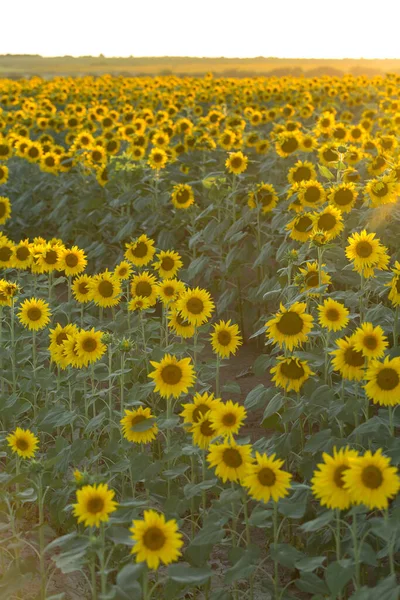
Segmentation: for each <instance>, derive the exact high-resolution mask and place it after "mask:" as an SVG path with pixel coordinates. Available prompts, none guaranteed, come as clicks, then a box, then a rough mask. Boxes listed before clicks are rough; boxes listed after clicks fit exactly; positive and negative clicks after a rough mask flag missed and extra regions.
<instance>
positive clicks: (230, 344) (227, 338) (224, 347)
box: [210, 319, 243, 358]
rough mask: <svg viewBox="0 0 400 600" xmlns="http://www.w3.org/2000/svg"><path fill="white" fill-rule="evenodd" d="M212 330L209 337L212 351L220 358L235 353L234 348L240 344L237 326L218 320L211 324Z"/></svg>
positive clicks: (240, 338) (240, 337) (240, 339)
mask: <svg viewBox="0 0 400 600" xmlns="http://www.w3.org/2000/svg"><path fill="white" fill-rule="evenodd" d="M213 329H214V331H213V332H212V334H211V336H210V339H211V345H212V348H213V351H214V352H215V354H218V356H221V357H222V358H228V357H229V356H230V355H231V354H236V350H237V349H238V347H239V346H241V345H242V343H243V342H242V336H241V335H240V333H239V327H238V326H237V325H236V324H235V323H234V324H233V325H231V320H230V319H229V321H219V323H215V324H214V325H213Z"/></svg>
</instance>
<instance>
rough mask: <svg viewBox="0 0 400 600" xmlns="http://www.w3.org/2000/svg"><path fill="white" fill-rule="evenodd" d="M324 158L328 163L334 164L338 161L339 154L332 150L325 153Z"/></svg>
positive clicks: (329, 149)
mask: <svg viewBox="0 0 400 600" xmlns="http://www.w3.org/2000/svg"><path fill="white" fill-rule="evenodd" d="M323 157H324V159H325V160H326V161H327V162H333V161H334V160H337V159H338V155H337V153H336V152H335V151H334V150H331V148H328V149H327V150H325V151H324V153H323Z"/></svg>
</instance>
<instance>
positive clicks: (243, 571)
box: [225, 544, 260, 584]
mask: <svg viewBox="0 0 400 600" xmlns="http://www.w3.org/2000/svg"><path fill="white" fill-rule="evenodd" d="M259 556H260V548H259V547H258V546H255V545H254V544H251V545H249V546H247V548H246V550H245V551H244V553H243V555H242V556H241V557H240V559H239V560H238V561H237V562H236V563H235V564H234V565H233V566H232V567H231V568H230V569H228V570H227V571H225V583H227V584H231V583H233V582H234V581H237V580H238V579H247V578H248V577H250V575H251V574H252V573H253V572H254V570H255V569H256V567H257V560H258V558H259Z"/></svg>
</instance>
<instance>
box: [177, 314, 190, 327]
mask: <svg viewBox="0 0 400 600" xmlns="http://www.w3.org/2000/svg"><path fill="white" fill-rule="evenodd" d="M175 318H176V322H177V323H178V325H180V326H181V327H190V323H189V321H186V319H184V318H183V317H182V315H180V314H177V315H176V317H175Z"/></svg>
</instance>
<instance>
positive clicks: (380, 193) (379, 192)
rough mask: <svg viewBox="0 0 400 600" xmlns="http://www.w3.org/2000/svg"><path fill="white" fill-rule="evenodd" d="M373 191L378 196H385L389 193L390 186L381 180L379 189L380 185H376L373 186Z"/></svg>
mask: <svg viewBox="0 0 400 600" xmlns="http://www.w3.org/2000/svg"><path fill="white" fill-rule="evenodd" d="M372 191H373V192H374V196H377V197H378V198H383V197H384V196H386V195H387V193H388V191H389V188H388V186H387V184H386V183H384V182H383V181H381V182H380V185H379V189H378V186H376V185H375V186H374V187H373V190H372Z"/></svg>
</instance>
